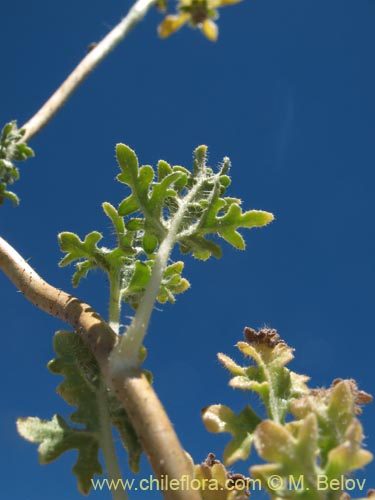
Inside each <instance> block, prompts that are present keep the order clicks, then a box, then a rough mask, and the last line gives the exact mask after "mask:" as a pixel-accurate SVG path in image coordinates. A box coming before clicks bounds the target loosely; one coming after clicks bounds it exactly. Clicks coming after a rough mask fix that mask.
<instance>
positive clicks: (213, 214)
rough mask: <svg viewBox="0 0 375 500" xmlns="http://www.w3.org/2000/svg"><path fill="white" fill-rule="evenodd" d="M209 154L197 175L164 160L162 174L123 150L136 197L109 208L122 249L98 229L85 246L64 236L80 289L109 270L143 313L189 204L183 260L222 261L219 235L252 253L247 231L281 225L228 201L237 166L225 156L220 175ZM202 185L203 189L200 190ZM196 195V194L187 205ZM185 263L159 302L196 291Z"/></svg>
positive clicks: (122, 177)
mask: <svg viewBox="0 0 375 500" xmlns="http://www.w3.org/2000/svg"><path fill="white" fill-rule="evenodd" d="M206 153H207V148H206V147H205V146H200V147H198V148H197V149H196V150H195V152H194V162H193V171H192V172H191V171H189V170H188V169H186V168H184V167H182V166H178V165H177V166H171V165H170V164H169V163H167V162H166V161H164V160H160V161H159V162H158V164H157V167H156V169H154V168H152V167H151V166H150V165H143V166H140V165H139V162H138V158H137V156H136V154H135V152H134V151H133V150H132V149H131V148H129V147H128V146H125V145H124V144H119V145H117V148H116V156H117V161H118V164H119V166H120V170H121V171H120V173H119V174H118V176H117V179H118V181H119V182H121V183H123V184H125V185H126V186H127V187H128V188H129V189H130V193H129V194H128V195H127V196H126V197H125V198H124V199H123V200H122V201H121V202H120V203H119V205H118V207H117V208H116V207H114V206H113V205H111V204H110V203H108V202H105V203H103V210H104V213H105V214H106V216H107V217H108V218H109V219H110V221H111V223H112V226H113V228H114V233H115V234H116V238H117V245H116V247H115V248H111V249H109V248H107V247H102V246H99V242H100V241H101V239H102V237H103V236H102V234H101V233H99V232H97V231H93V232H91V233H89V234H88V235H87V236H86V237H85V238H84V240H81V239H80V238H79V237H78V236H77V235H75V234H74V233H69V232H64V233H61V234H60V235H59V244H60V247H61V250H62V251H63V252H65V253H66V255H65V257H64V258H63V259H62V260H61V262H60V265H61V266H66V265H68V264H71V263H73V262H76V264H75V266H76V272H75V274H74V276H73V285H74V286H77V285H78V283H79V281H80V279H82V278H84V277H86V276H87V273H88V272H89V271H90V270H92V269H94V268H99V269H102V270H103V271H104V272H105V273H107V274H108V276H109V279H110V280H112V279H116V280H117V281H118V282H119V283H120V287H121V297H122V299H123V300H125V301H127V302H129V303H130V305H131V306H132V307H133V308H135V309H136V308H137V307H138V305H139V303H140V300H141V298H142V295H143V293H144V291H145V289H146V286H147V284H148V282H149V280H150V277H151V271H152V266H153V261H154V258H155V256H156V254H157V251H158V248H159V246H160V244H161V243H162V241H163V240H164V239H165V238H166V237H167V236H168V234H169V231H170V227H171V221H172V220H173V217H174V216H175V215H176V213H177V211H178V210H179V209H180V207H181V206H182V205H184V204H185V205H184V207H185V208H184V216H183V218H182V221H181V224H180V227H179V228H178V231H177V234H176V235H175V243H177V244H178V245H179V246H180V250H181V252H182V253H183V254H189V253H190V254H192V255H193V256H194V257H196V258H198V259H202V260H206V259H208V258H209V257H210V256H211V255H214V256H215V257H221V247H220V245H219V244H218V243H217V242H216V241H213V240H212V239H211V238H210V236H216V237H217V236H218V237H221V238H222V239H224V240H226V241H227V242H228V243H230V244H231V245H232V246H234V247H235V248H238V249H241V250H243V249H245V242H244V239H243V237H242V236H241V234H240V233H239V231H238V230H239V229H240V228H251V227H260V226H263V225H265V224H268V223H269V222H271V221H272V220H273V216H272V214H270V213H268V212H263V211H260V210H250V211H247V212H243V211H242V209H241V206H240V205H241V200H239V199H238V198H233V197H228V196H225V192H226V190H227V188H228V186H229V185H230V177H229V175H228V171H229V167H230V162H229V159H228V158H225V159H224V161H223V164H222V165H221V167H220V168H219V170H218V172H214V171H213V169H211V168H210V167H208V166H207V165H206ZM197 183H199V189H197ZM192 189H196V192H195V195H194V196H193V197H192V199H191V200H190V201H189V202H186V199H187V198H188V196H189V193H190V192H191V190H192ZM182 270H183V263H182V262H175V263H173V264H171V265H170V266H169V267H167V269H166V270H165V273H164V277H163V280H162V284H161V288H160V293H159V295H158V298H157V300H158V301H159V302H161V303H164V302H166V301H169V302H172V303H173V302H174V301H175V295H177V294H179V293H182V292H183V291H185V290H186V289H187V288H188V287H189V283H188V281H187V280H186V279H185V278H183V277H182V276H181V273H182Z"/></svg>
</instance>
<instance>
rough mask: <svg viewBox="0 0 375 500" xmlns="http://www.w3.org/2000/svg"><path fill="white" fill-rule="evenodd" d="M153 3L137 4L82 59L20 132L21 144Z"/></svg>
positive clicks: (148, 0) (144, 0)
mask: <svg viewBox="0 0 375 500" xmlns="http://www.w3.org/2000/svg"><path fill="white" fill-rule="evenodd" d="M155 3H156V0H138V1H137V2H136V3H135V4H134V5H133V6H132V7H131V9H130V10H129V12H128V14H127V15H126V17H124V19H123V20H122V21H121V22H120V23H119V24H118V25H117V26H115V28H113V30H112V31H110V32H109V33H108V35H106V36H105V37H104V38H103V40H101V42H99V43H98V44H97V45H96V46H95V48H93V49H92V50H91V51H90V52H89V53H88V54H87V55H86V57H84V59H82V61H81V62H80V63H79V64H78V66H77V67H76V68H75V69H74V70H73V71H72V73H71V74H70V75H69V76H68V78H67V79H66V80H65V81H64V82H63V83H62V85H61V86H60V87H59V88H58V89H57V90H56V92H55V93H54V94H53V95H52V96H51V97H50V98H49V99H48V101H47V102H46V103H45V104H44V105H43V106H42V107H41V108H40V110H39V111H38V112H37V113H36V114H35V115H34V116H33V117H32V118H31V119H30V120H29V121H28V122H26V123H25V124H24V125H23V126H22V127H21V128H22V129H24V130H25V131H26V132H25V135H24V136H23V138H22V141H29V140H30V139H31V138H32V137H34V135H36V134H37V133H38V132H39V131H40V130H41V129H42V128H43V127H44V126H45V125H46V124H47V123H48V122H49V121H50V120H51V119H52V118H53V117H54V115H55V114H56V113H57V111H58V110H59V109H60V108H61V107H62V106H63V105H64V103H65V102H66V101H67V100H68V99H69V97H70V96H71V95H72V94H73V92H74V91H75V90H76V89H77V88H78V87H79V86H80V85H81V83H82V82H83V81H84V80H85V78H86V77H87V76H88V75H89V74H90V73H91V71H93V70H94V69H95V68H96V67H97V66H98V65H99V63H100V62H101V61H102V60H103V59H104V58H105V57H106V56H107V55H108V54H109V53H110V52H111V51H112V50H113V49H114V48H115V47H116V46H117V45H118V44H119V43H120V42H121V41H122V40H123V39H124V38H125V36H126V35H127V34H128V33H129V31H131V29H132V28H133V27H134V26H135V25H136V24H137V23H138V22H139V21H141V20H142V19H143V17H144V16H145V14H146V13H147V11H148V10H149V9H150V8H151V7H152V6H153V5H154V4H155Z"/></svg>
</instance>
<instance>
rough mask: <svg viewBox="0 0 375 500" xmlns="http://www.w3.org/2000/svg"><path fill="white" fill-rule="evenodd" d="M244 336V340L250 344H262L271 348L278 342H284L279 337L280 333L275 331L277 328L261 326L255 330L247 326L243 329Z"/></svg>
mask: <svg viewBox="0 0 375 500" xmlns="http://www.w3.org/2000/svg"><path fill="white" fill-rule="evenodd" d="M244 336H245V340H246V342H248V343H249V344H250V345H260V344H263V345H265V346H267V347H270V348H273V347H275V346H277V345H278V344H285V342H284V341H283V340H282V339H281V338H280V335H279V334H278V333H277V330H275V329H274V328H261V329H260V330H259V331H256V330H254V329H253V328H250V327H248V326H247V327H246V328H245V330H244Z"/></svg>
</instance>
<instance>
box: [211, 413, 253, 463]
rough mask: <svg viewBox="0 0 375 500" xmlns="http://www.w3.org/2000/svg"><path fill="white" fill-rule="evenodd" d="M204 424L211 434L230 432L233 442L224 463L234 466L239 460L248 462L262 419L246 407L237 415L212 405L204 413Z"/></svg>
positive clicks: (226, 453)
mask: <svg viewBox="0 0 375 500" xmlns="http://www.w3.org/2000/svg"><path fill="white" fill-rule="evenodd" d="M202 418H203V422H204V424H205V426H206V429H207V430H208V431H209V432H214V433H221V432H229V433H230V434H232V436H233V440H232V441H231V442H230V443H229V444H228V445H227V446H226V448H225V450H224V463H225V464H226V465H232V464H233V463H234V462H236V461H237V460H246V459H247V458H248V456H249V454H250V449H251V443H252V441H253V439H254V431H255V429H256V427H257V426H258V424H259V423H260V422H261V419H260V417H259V416H258V415H257V414H256V413H255V412H254V411H253V410H252V409H251V408H250V406H246V407H245V408H244V409H243V410H242V412H241V413H239V414H238V415H235V413H234V412H233V411H232V410H231V409H230V408H228V407H227V406H224V405H211V406H208V407H207V408H205V409H204V410H203V411H202Z"/></svg>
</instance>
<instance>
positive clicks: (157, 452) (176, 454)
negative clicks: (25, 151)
mask: <svg viewBox="0 0 375 500" xmlns="http://www.w3.org/2000/svg"><path fill="white" fill-rule="evenodd" d="M0 269H2V270H3V272H4V273H5V274H6V275H7V276H8V278H9V279H10V280H11V281H12V282H13V284H14V285H15V286H16V287H17V288H18V290H20V291H21V292H22V293H23V294H24V295H25V297H26V298H27V299H28V300H30V302H32V303H33V304H34V305H36V306H37V307H39V308H40V309H42V310H43V311H45V312H47V313H48V314H51V315H52V316H55V317H57V318H61V319H63V320H64V321H66V322H67V323H68V324H69V325H71V326H72V328H74V329H75V330H76V331H77V333H78V334H79V335H80V337H81V338H82V340H83V341H84V342H85V344H86V345H87V346H88V347H89V348H90V350H91V352H92V353H93V354H94V356H95V358H96V360H97V361H98V363H99V366H100V370H101V372H102V374H103V376H104V377H105V378H108V358H109V355H110V353H111V351H112V349H113V347H114V346H115V345H116V342H117V339H118V337H117V335H116V334H115V333H114V332H113V330H112V329H111V328H110V327H109V325H108V324H107V323H106V322H105V321H104V320H103V319H102V318H101V317H100V315H99V314H98V313H97V312H96V311H94V310H93V309H92V308H91V307H90V306H89V305H88V304H85V303H83V302H81V301H80V300H79V299H77V298H76V297H73V296H71V295H69V294H67V293H66V292H63V291H62V290H59V289H57V288H55V287H53V286H52V285H50V284H48V283H47V282H46V281H44V280H43V279H42V278H41V277H40V276H39V275H38V274H37V273H36V272H35V271H34V269H32V267H31V266H30V265H29V264H28V263H27V262H26V261H25V260H24V259H23V258H22V257H21V255H20V254H19V253H18V252H16V250H14V248H12V247H11V245H9V243H7V242H6V241H5V240H3V239H2V238H0ZM112 385H113V387H114V389H115V390H116V394H117V396H118V398H119V400H120V402H121V404H122V405H123V407H124V408H125V409H126V410H127V412H128V414H129V416H130V418H131V421H132V424H133V425H134V427H135V429H136V431H137V433H138V435H139V436H140V440H141V442H142V445H143V447H144V450H145V452H146V454H147V456H148V457H149V459H150V462H151V466H152V468H153V470H154V472H155V474H156V475H157V477H158V478H159V479H160V478H161V477H160V474H161V473H163V474H165V475H167V476H168V477H169V478H177V479H181V478H183V477H185V476H186V475H191V472H192V471H191V465H190V463H189V461H188V460H187V458H186V453H185V451H184V450H183V449H182V447H181V445H180V443H179V440H178V438H177V436H176V433H175V432H174V429H173V427H172V424H171V422H170V421H169V419H168V417H167V415H166V413H165V410H164V408H163V407H162V405H161V403H160V401H159V399H158V397H157V395H156V394H155V392H154V390H153V388H152V387H151V386H150V384H149V382H148V381H147V379H146V378H145V377H144V375H142V374H141V373H140V372H139V371H133V372H132V373H125V374H122V376H120V375H119V374H118V376H116V377H114V378H112ZM168 450H169V452H168ZM161 471H162V472H161ZM164 497H165V499H167V500H199V499H200V495H199V493H198V492H196V491H193V490H179V491H168V492H165V493H164Z"/></svg>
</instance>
